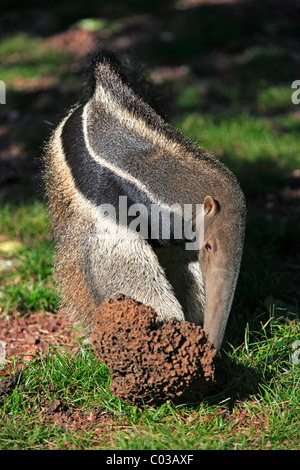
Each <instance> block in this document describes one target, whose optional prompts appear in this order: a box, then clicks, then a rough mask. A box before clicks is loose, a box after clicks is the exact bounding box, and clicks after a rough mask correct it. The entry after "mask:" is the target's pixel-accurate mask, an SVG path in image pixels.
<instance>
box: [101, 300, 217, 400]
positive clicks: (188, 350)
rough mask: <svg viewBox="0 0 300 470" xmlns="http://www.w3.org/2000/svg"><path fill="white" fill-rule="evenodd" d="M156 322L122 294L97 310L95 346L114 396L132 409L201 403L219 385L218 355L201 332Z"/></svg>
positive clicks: (184, 324) (174, 323) (148, 311)
mask: <svg viewBox="0 0 300 470" xmlns="http://www.w3.org/2000/svg"><path fill="white" fill-rule="evenodd" d="M156 317H157V315H156V313H155V312H154V311H153V310H152V309H151V308H150V307H146V306H145V305H143V304H140V303H138V302H135V301H134V300H132V299H130V298H128V297H125V296H123V295H121V294H120V295H117V296H116V297H115V298H114V299H111V300H110V299H107V300H105V301H104V302H103V303H102V304H101V306H100V307H99V308H98V310H97V312H96V313H95V321H94V322H95V325H96V326H95V329H94V332H93V334H92V346H93V348H94V351H95V354H96V357H97V359H99V360H101V361H102V362H104V363H105V364H106V365H107V366H108V367H109V368H110V373H111V375H112V378H113V381H112V384H111V391H112V392H113V393H114V394H115V395H116V396H118V397H120V398H122V399H124V400H126V401H128V402H130V403H133V404H141V403H144V404H158V403H160V402H163V401H165V400H172V401H173V402H175V403H176V402H180V401H185V402H186V401H197V400H198V399H200V398H201V397H203V394H205V392H206V391H207V389H208V387H209V385H210V384H212V383H213V382H214V357H215V352H216V351H215V349H214V348H213V346H212V344H211V343H209V342H208V340H207V337H206V335H205V333H204V331H203V330H202V328H200V327H199V326H196V325H194V324H192V323H189V322H187V321H183V322H180V321H178V320H176V319H172V320H170V321H168V322H165V323H163V324H160V325H159V324H158V323H157V322H156Z"/></svg>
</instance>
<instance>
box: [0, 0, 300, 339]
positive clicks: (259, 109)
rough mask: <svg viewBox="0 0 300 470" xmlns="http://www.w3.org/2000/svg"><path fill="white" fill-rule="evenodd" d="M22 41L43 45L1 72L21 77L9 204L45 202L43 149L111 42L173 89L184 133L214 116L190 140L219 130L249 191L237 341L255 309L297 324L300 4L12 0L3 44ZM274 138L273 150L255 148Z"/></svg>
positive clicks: (7, 143) (222, 150) (8, 134)
mask: <svg viewBox="0 0 300 470" xmlns="http://www.w3.org/2000/svg"><path fill="white" fill-rule="evenodd" d="M85 18H92V19H94V22H92V23H91V24H92V27H87V26H86V25H85V26H84V27H82V23H80V21H81V20H82V19H85ZM95 19H98V20H99V23H97V22H95ZM95 25H96V27H95ZM20 34H21V36H20ZM22 35H23V36H22ZM13 36H18V37H21V38H22V37H23V38H28V37H30V38H32V37H33V38H37V39H38V42H33V43H32V44H31V43H30V41H29V43H28V49H30V48H31V50H29V51H28V52H29V53H28V54H26V53H24V52H23V53H20V54H18V52H16V51H14V52H13V54H11V55H9V53H6V55H5V57H6V60H5V61H4V63H3V62H2V64H0V67H1V69H0V79H1V74H2V73H3V74H4V77H7V76H8V77H10V78H8V79H6V80H5V81H6V82H7V81H8V82H9V85H8V86H7V104H6V105H1V109H0V113H1V114H0V138H1V143H0V175H1V176H0V184H1V187H0V190H1V194H2V200H3V201H4V202H9V203H10V204H13V205H16V206H17V205H18V204H20V203H21V202H24V201H26V199H28V198H29V199H32V198H39V199H43V185H42V181H41V154H42V147H43V144H44V141H45V140H46V139H47V138H48V136H49V134H50V132H51V130H52V129H53V128H54V126H55V124H56V123H57V122H58V120H59V119H60V117H61V116H62V115H63V114H64V112H65V110H66V109H67V108H68V106H70V105H71V104H73V103H74V102H76V101H77V100H78V98H79V96H80V95H81V93H82V83H83V80H84V79H83V76H84V73H83V72H84V69H85V66H86V54H88V53H89V52H90V51H91V50H92V49H93V47H95V46H101V45H105V46H108V47H112V48H113V49H114V50H115V51H117V52H118V53H129V54H131V55H133V56H134V57H135V58H136V59H138V60H140V61H141V62H142V63H143V64H145V67H146V68H147V69H148V70H149V71H150V73H151V76H152V78H153V79H154V81H155V82H156V83H157V84H158V85H161V84H164V85H167V88H168V94H167V95H166V102H167V104H168V105H169V107H168V112H169V117H170V119H172V120H173V121H174V122H175V123H177V124H178V126H182V128H183V130H185V126H184V124H185V123H186V122H188V121H186V119H187V118H188V117H189V115H192V116H195V117H196V121H197V119H198V118H199V116H203V119H204V121H203V123H204V127H203V129H201V128H199V129H198V130H197V129H196V131H195V130H193V126H192V130H190V136H191V137H192V138H195V139H196V140H198V141H199V143H200V144H202V143H203V140H204V143H205V142H206V141H205V139H203V138H202V132H203V135H204V134H205V133H208V138H207V139H206V140H207V141H208V142H209V144H210V147H211V149H212V150H213V151H214V152H215V153H216V155H217V156H218V157H219V158H220V159H221V160H222V161H224V162H225V163H226V164H227V165H228V166H229V167H230V168H231V169H232V170H233V171H234V172H235V174H236V175H237V176H238V178H239V180H240V182H241V185H242V187H243V189H244V191H245V194H246V197H247V201H248V224H247V237H246V243H245V255H244V259H243V264H242V270H241V276H240V279H239V284H238V288H237V294H236V298H235V303H234V307H233V314H232V316H231V319H230V323H229V325H230V327H229V328H228V332H227V338H228V340H229V341H230V342H233V343H234V342H236V344H239V342H240V341H241V340H242V338H241V334H242V330H241V328H240V326H241V322H242V324H243V325H246V323H247V322H250V323H251V319H252V318H253V315H254V312H257V311H261V312H262V314H263V312H265V314H266V316H268V315H269V313H270V309H273V311H274V312H275V314H277V315H283V316H285V315H289V312H291V311H292V312H295V311H296V310H297V302H298V300H299V261H300V255H299V196H300V174H299V171H300V170H299V168H300V166H299V165H300V160H299V151H300V146H298V147H297V144H296V143H295V142H296V141H297V136H298V132H299V126H300V108H298V107H297V106H296V105H293V104H292V103H291V100H290V96H291V89H290V87H291V83H292V82H293V81H294V80H297V79H300V70H299V64H300V5H299V2H297V1H296V0H295V1H292V0H291V1H280V0H277V1H276V0H273V1H272V0H262V1H259V0H257V1H256V0H252V1H250V0H249V1H242V0H241V1H229V0H228V1H226V0H223V1H221V0H220V1H217V0H211V1H210V0H208V1H201V0H199V1H197V0H189V1H162V0H151V1H148V0H146V1H140V2H137V1H126V2H123V1H118V0H116V1H113V0H112V1H110V2H109V1H103V0H97V1H96V0H94V1H89V2H83V1H78V0H60V1H53V2H46V1H34V0H32V1H26V2H21V1H12V0H3V1H2V3H1V18H0V48H1V43H2V44H4V41H5V40H7V38H11V37H13ZM21 41H22V39H21ZM39 47H41V48H43V47H44V48H45V47H46V50H47V51H52V52H46V53H45V49H42V50H43V51H44V52H43V53H41V54H40V56H38V57H36V56H35V59H34V60H33V59H32V57H33V56H34V53H35V51H34V50H32V49H34V48H37V49H38V48H39ZM21 48H22V47H21ZM30 69H31V70H33V72H32V73H29V72H28V70H29V71H30ZM1 70H2V71H1ZM14 70H15V72H14ZM10 71H11V75H9V73H10ZM28 73H29V75H28V77H27V75H26V74H28ZM299 106H300V105H299ZM256 120H257V122H259V123H260V124H259V126H258V129H257V134H256V128H255V122H256ZM206 122H210V123H211V129H207V128H206V127H205V123H206ZM248 122H249V123H251V125H249V133H248V134H247V123H248ZM228 123H230V126H229V127H227V124H228ZM243 123H244V124H243ZM232 124H235V127H234V125H232ZM264 125H265V126H266V127H265V131H264ZM243 126H244V127H243ZM186 127H187V129H189V127H188V126H186ZM239 127H241V132H240V133H239ZM218 129H219V135H222V136H224V138H225V137H227V138H228V139H229V144H228V145H227V147H226V146H225V147H223V146H222V141H221V144H220V145H218V144H216V145H214V142H215V140H214V138H213V137H212V136H211V134H209V132H210V131H211V132H212V131H213V132H215V134H216V136H218ZM228 129H230V131H228ZM232 129H235V131H234V132H233V130H232ZM245 129H246V130H245ZM228 132H229V134H228V136H227V133H228ZM230 132H232V135H231V134H230ZM266 137H269V139H270V141H271V144H270V145H271V147H268V145H269V144H266V147H265V148H264V147H263V146H262V147H261V148H262V151H261V153H260V151H258V152H256V151H254V150H255V149H256V146H257V145H259V142H261V139H262V140H263V139H265V138H266ZM272 139H273V140H272ZM217 141H218V139H217V138H216V142H217ZM266 142H268V140H267V141H266ZM277 142H278V144H280V145H279V147H278V149H277V153H276V152H275V150H274V148H275V147H277ZM290 142H291V145H290ZM272 145H273V146H272ZM247 148H248V149H249V158H246V156H245V154H246V153H247ZM269 148H271V149H272V150H271V153H272V152H273V153H274V152H275V153H276V156H275V157H276V158H274V155H273V154H272V155H270V154H269ZM232 149H234V151H232ZM245 149H246V150H245ZM240 154H243V158H240ZM252 154H253V156H252V157H251V155H252Z"/></svg>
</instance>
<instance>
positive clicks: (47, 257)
mask: <svg viewBox="0 0 300 470" xmlns="http://www.w3.org/2000/svg"><path fill="white" fill-rule="evenodd" d="M0 225H1V227H3V229H2V233H1V235H2V239H3V241H2V243H0V256H1V257H0V269H1V275H2V279H3V283H2V285H1V286H0V302H1V306H2V308H3V309H4V312H5V313H8V312H11V311H15V310H17V311H20V312H21V313H26V312H27V311H36V310H43V311H46V310H48V311H56V309H57V305H58V296H57V293H56V290H55V288H54V286H53V282H52V277H51V274H52V258H53V248H54V247H53V242H52V240H51V239H50V237H49V220H48V215H47V210H46V207H45V204H43V203H41V202H37V201H33V202H29V203H23V204H22V205H20V206H19V207H17V208H13V207H12V206H11V205H10V204H4V205H3V207H1V209H0ZM7 242H9V245H8V246H9V247H10V246H11V249H10V250H9V249H8V250H7ZM3 248H5V250H3Z"/></svg>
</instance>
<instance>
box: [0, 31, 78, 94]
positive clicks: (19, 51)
mask: <svg viewBox="0 0 300 470" xmlns="http://www.w3.org/2000/svg"><path fill="white" fill-rule="evenodd" d="M0 61H1V80H4V82H5V84H6V86H7V90H8V92H9V91H10V90H14V89H16V88H18V85H17V80H16V79H21V80H22V82H23V83H24V81H26V79H30V78H37V77H38V78H42V77H45V76H51V78H52V80H53V82H55V80H54V79H56V80H58V81H59V80H60V77H61V74H62V73H63V72H64V70H65V67H66V65H67V64H68V63H70V56H69V55H68V54H66V53H63V52H60V51H57V50H55V49H53V48H50V47H47V46H45V45H44V44H43V43H42V41H41V40H40V39H39V38H36V37H33V36H30V35H29V34H25V33H20V34H17V35H12V36H7V37H5V38H4V39H3V40H2V41H1V43H0Z"/></svg>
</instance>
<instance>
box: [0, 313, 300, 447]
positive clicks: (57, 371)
mask: <svg viewBox="0 0 300 470" xmlns="http://www.w3.org/2000/svg"><path fill="white" fill-rule="evenodd" d="M297 335H298V328H297V325H296V323H295V322H294V321H287V322H282V320H276V319H274V318H273V317H270V319H269V321H268V322H267V323H265V324H262V323H261V327H260V329H259V330H258V331H255V332H251V330H250V329H249V328H247V330H246V332H245V342H244V344H243V345H241V346H240V347H238V348H230V349H229V350H228V351H227V352H226V353H225V355H224V358H223V365H222V368H223V374H225V376H226V385H225V386H224V388H223V390H221V391H219V392H218V394H215V395H211V396H209V397H207V399H206V400H205V401H204V402H202V403H200V404H199V403H198V404H194V405H192V404H190V405H184V404H183V405H178V406H174V405H172V403H169V402H167V403H165V404H163V405H161V406H160V407H157V408H154V407H151V408H137V407H136V406H132V405H129V404H127V403H125V402H122V401H121V400H119V399H118V398H116V397H114V396H113V395H112V393H111V392H110V391H109V384H110V376H109V371H108V369H107V367H105V366H104V365H102V364H101V363H99V362H97V361H95V358H94V355H93V352H92V350H91V349H89V348H87V349H84V350H81V354H77V355H74V354H73V355H71V354H70V353H63V352H62V351H60V350H59V349H52V350H50V351H49V354H48V355H46V356H40V358H38V359H37V360H36V361H35V362H31V363H29V364H28V367H27V368H26V369H25V370H24V371H23V374H22V375H21V377H20V379H19V382H18V384H17V385H16V387H15V388H14V390H13V391H12V393H10V394H8V395H7V397H6V398H5V401H4V402H3V405H2V410H1V411H0V418H1V421H2V423H3V424H4V426H2V427H1V429H0V447H1V449H48V448H49V449H64V448H66V446H67V448H69V449H70V448H71V449H72V448H73V449H89V448H98V449H120V450H188V449H190V450H191V449H193V450H197V449H201V450H203V449H206V450H227V449H264V448H268V449H274V450H275V449H297V448H298V449H299V437H300V430H299V426H298V422H299V413H300V405H299V398H300V396H299V394H300V389H299V385H300V384H299V379H300V378H299V369H298V368H297V367H296V366H295V365H293V364H292V362H291V358H290V353H291V343H292V342H293V340H294V339H295V338H296V337H297ZM242 369H243V373H241V370H242ZM254 369H255V372H256V377H257V378H256V383H254V380H253V375H252V384H251V386H252V388H253V389H256V390H255V391H253V393H250V394H249V384H248V386H247V381H246V380H245V378H246V377H247V376H248V377H250V376H251V371H253V370H254ZM247 392H248V396H247V398H246V399H245V398H243V401H241V399H238V396H236V398H235V399H233V398H232V397H233V395H236V394H237V393H240V394H241V397H245V394H246V393H247ZM53 400H59V402H60V403H61V404H62V406H63V407H64V408H65V409H68V408H69V407H70V408H72V409H73V410H75V411H76V410H80V411H81V412H85V413H88V412H90V411H91V410H94V408H95V407H98V408H99V409H101V410H103V411H104V412H106V413H108V414H109V415H110V416H111V422H110V426H111V428H110V431H109V432H103V430H102V431H101V429H100V430H99V427H98V430H97V431H96V432H95V431H93V428H92V427H91V428H90V429H84V430H79V431H75V430H72V429H71V428H68V427H67V426H66V427H63V426H62V425H61V424H55V422H53V421H51V420H48V421H47V419H46V417H47V415H46V413H45V412H44V411H43V410H45V409H47V407H49V406H50V405H51V403H52V402H53ZM243 413H244V414H245V413H246V416H247V419H248V424H247V425H243V421H242V418H241V416H242V415H243ZM104 429H105V427H104Z"/></svg>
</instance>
